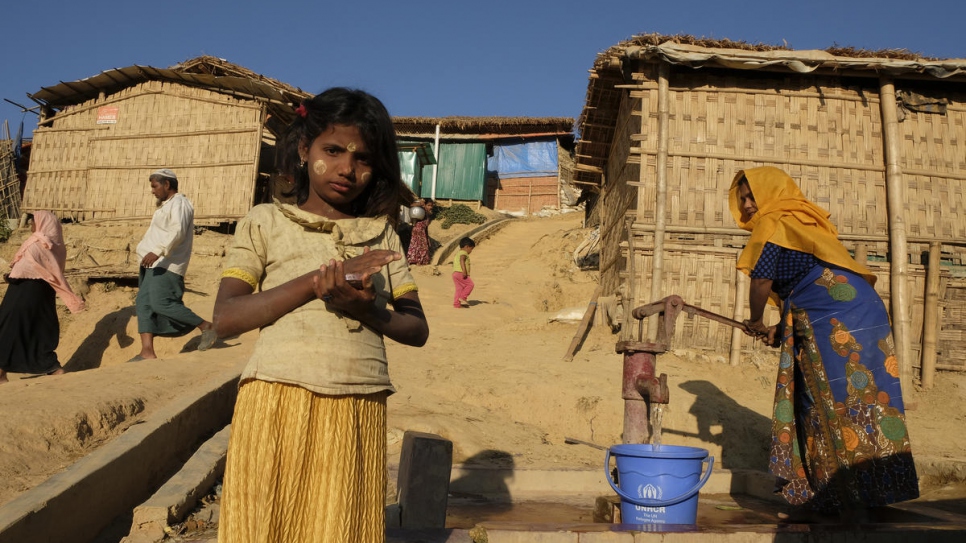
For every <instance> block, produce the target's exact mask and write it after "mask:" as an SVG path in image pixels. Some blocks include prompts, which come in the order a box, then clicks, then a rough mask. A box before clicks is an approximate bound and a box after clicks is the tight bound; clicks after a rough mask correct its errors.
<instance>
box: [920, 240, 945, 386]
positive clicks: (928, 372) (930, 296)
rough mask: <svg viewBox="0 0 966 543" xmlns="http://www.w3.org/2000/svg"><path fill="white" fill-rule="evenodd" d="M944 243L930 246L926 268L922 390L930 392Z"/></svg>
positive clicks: (937, 325) (932, 379) (934, 358)
mask: <svg viewBox="0 0 966 543" xmlns="http://www.w3.org/2000/svg"><path fill="white" fill-rule="evenodd" d="M941 255H942V243H941V242H938V241H934V242H932V243H930V244H929V267H928V268H926V300H925V304H924V307H923V309H922V311H923V313H922V368H921V371H922V373H921V375H920V376H919V379H920V382H921V383H922V388H923V389H925V390H929V389H930V388H932V386H933V382H934V378H935V376H936V337H937V336H938V334H939V277H940V257H941Z"/></svg>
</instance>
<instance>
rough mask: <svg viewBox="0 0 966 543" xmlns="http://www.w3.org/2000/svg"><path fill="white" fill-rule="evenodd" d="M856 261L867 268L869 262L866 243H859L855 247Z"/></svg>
mask: <svg viewBox="0 0 966 543" xmlns="http://www.w3.org/2000/svg"><path fill="white" fill-rule="evenodd" d="M855 261H856V262H858V263H859V264H862V265H863V266H865V263H866V262H868V261H869V246H868V245H866V244H864V243H858V244H856V245H855Z"/></svg>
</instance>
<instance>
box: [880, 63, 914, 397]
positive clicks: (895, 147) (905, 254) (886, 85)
mask: <svg viewBox="0 0 966 543" xmlns="http://www.w3.org/2000/svg"><path fill="white" fill-rule="evenodd" d="M879 105H880V106H881V108H882V144H883V147H884V151H885V152H884V155H885V164H886V200H887V207H888V213H889V244H890V250H891V252H892V261H891V262H890V264H891V266H890V270H891V271H890V290H891V294H892V304H891V305H892V323H893V332H894V335H895V344H896V354H897V355H898V356H899V382H900V386H901V387H902V390H903V391H904V394H903V395H904V396H907V395H908V394H909V392H910V391H911V390H912V348H911V345H910V343H911V341H910V337H911V334H910V329H911V328H912V317H911V316H910V314H909V309H908V308H909V306H910V305H911V301H910V300H909V292H908V290H909V289H908V287H907V281H906V275H907V274H908V270H909V248H908V245H907V243H906V224H905V219H904V215H905V202H906V198H905V190H904V187H903V183H902V167H901V166H900V165H899V158H900V155H901V151H900V150H899V119H898V115H897V113H896V111H897V104H896V88H895V84H894V83H893V82H892V78H891V77H889V76H887V75H882V76H880V78H879ZM904 403H905V404H906V408H907V409H911V408H912V406H910V405H909V402H904Z"/></svg>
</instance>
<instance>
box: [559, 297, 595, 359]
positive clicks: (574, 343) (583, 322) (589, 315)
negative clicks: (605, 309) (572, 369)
mask: <svg viewBox="0 0 966 543" xmlns="http://www.w3.org/2000/svg"><path fill="white" fill-rule="evenodd" d="M601 288H602V287H601V286H600V285H598V286H597V289H596V290H594V297H593V298H591V300H590V303H589V304H587V310H586V311H584V318H582V319H580V325H579V326H577V333H576V334H574V338H573V339H572V340H571V341H570V347H567V352H566V353H564V357H563V361H564V362H570V361H571V360H573V359H574V354H575V353H576V352H577V347H579V346H580V342H581V341H583V340H584V336H585V335H586V334H587V329H588V328H590V323H591V322H593V320H594V313H596V312H597V298H599V297H600V291H601Z"/></svg>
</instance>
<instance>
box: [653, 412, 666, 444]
mask: <svg viewBox="0 0 966 543" xmlns="http://www.w3.org/2000/svg"><path fill="white" fill-rule="evenodd" d="M663 420H664V404H663V403H658V404H652V405H651V428H652V431H651V447H652V448H653V449H654V450H658V449H660V448H661V421H663Z"/></svg>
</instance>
